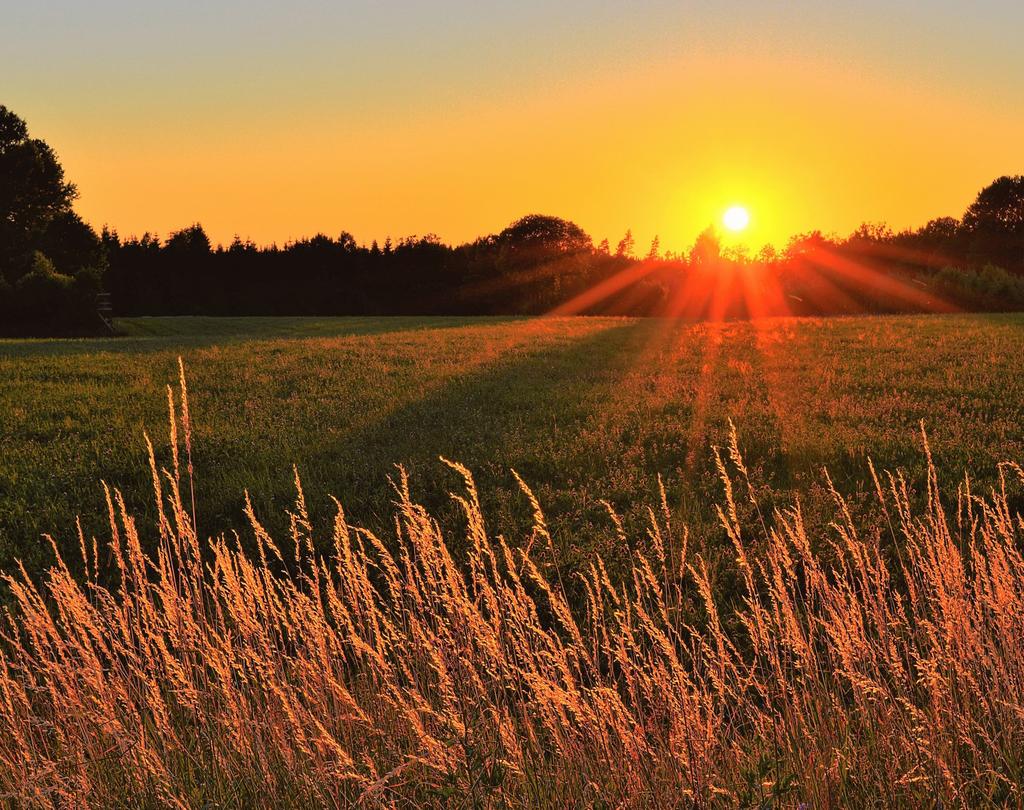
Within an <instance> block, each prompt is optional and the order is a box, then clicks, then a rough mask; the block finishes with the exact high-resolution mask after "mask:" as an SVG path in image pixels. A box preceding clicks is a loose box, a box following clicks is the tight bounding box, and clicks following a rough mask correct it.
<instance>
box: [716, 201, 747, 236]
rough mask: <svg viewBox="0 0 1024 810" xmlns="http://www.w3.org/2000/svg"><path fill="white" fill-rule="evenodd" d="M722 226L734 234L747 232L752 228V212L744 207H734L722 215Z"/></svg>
mask: <svg viewBox="0 0 1024 810" xmlns="http://www.w3.org/2000/svg"><path fill="white" fill-rule="evenodd" d="M722 224H723V225H725V227H726V228H728V229H729V230H730V231H732V232H733V233H739V232H740V231H745V230H746V229H747V228H748V227H749V226H750V212H749V211H748V210H747V209H746V208H745V207H743V206H742V205H733V206H731V207H730V208H728V209H726V212H725V213H724V214H723V215H722Z"/></svg>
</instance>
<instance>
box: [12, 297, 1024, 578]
mask: <svg viewBox="0 0 1024 810" xmlns="http://www.w3.org/2000/svg"><path fill="white" fill-rule="evenodd" d="M124 325H125V327H126V329H127V330H128V331H129V332H130V333H131V336H130V337H126V338H121V339H109V340H98V341H5V342H0V567H3V568H7V569H10V567H11V565H12V562H13V560H14V559H15V558H22V559H24V560H25V561H26V563H27V565H28V566H29V567H30V568H38V567H39V566H41V565H44V564H46V562H47V560H48V559H49V556H50V555H49V551H48V548H47V547H46V546H45V545H44V544H43V542H42V541H41V539H40V535H41V533H42V532H52V533H54V534H55V535H56V536H57V537H58V539H59V540H60V542H61V545H62V546H64V547H66V548H77V538H76V537H75V535H74V530H73V527H74V517H75V515H76V514H81V516H82V522H83V526H84V527H85V529H86V532H87V533H96V534H97V535H98V536H99V537H101V538H103V537H105V536H106V532H105V531H104V526H103V521H102V509H101V504H102V501H101V489H100V487H99V480H100V479H101V478H102V479H105V480H107V481H108V482H109V483H111V484H112V485H116V486H119V487H121V488H122V489H123V490H124V491H125V494H126V496H128V500H129V503H130V504H132V506H133V507H134V508H136V509H138V510H139V512H140V514H142V515H143V517H144V518H145V519H152V517H153V510H152V507H151V504H150V503H149V499H150V492H151V489H150V484H149V480H148V470H147V468H146V461H145V453H144V442H143V439H142V432H143V430H146V431H148V432H149V435H150V436H151V437H152V439H153V441H154V444H155V446H156V449H157V454H158V457H160V458H161V459H162V460H166V459H168V457H169V452H168V448H167V429H166V393H165V390H164V386H165V384H167V383H170V382H173V381H174V380H175V379H176V375H177V369H176V360H177V357H178V355H181V356H182V357H183V358H184V361H185V364H186V368H187V371H188V375H189V386H190V390H191V395H192V409H193V419H194V421H195V423H196V437H195V443H196V466H197V491H198V501H199V517H200V524H201V529H202V530H203V531H205V532H214V531H222V530H225V529H227V528H230V527H237V526H240V525H241V523H242V519H241V506H242V500H243V490H245V489H248V490H249V492H250V493H251V495H252V498H253V503H254V506H255V508H256V510H257V512H258V513H259V514H260V516H261V518H263V519H265V521H266V523H267V524H268V526H270V527H275V528H281V527H283V526H284V525H286V522H285V520H284V518H283V510H284V509H285V508H287V506H288V505H289V504H290V502H291V500H292V497H293V486H292V472H291V465H292V463H294V464H296V465H297V467H298V469H299V472H300V474H301V476H302V479H303V483H304V487H305V490H306V495H307V499H308V501H309V503H310V507H311V509H312V511H313V513H314V517H315V518H319V519H320V520H322V521H324V522H326V521H327V520H329V518H330V509H331V507H330V502H329V499H328V495H329V494H333V495H336V496H337V497H338V498H339V499H340V500H341V501H342V503H343V504H344V505H345V507H346V509H347V512H348V514H349V518H350V520H351V521H352V522H354V523H361V524H367V525H370V526H373V527H375V528H380V529H385V530H386V529H387V527H388V526H389V525H390V520H389V514H390V504H391V500H392V493H391V492H390V490H389V488H388V487H387V484H386V480H385V479H386V477H387V475H389V474H392V473H393V472H394V466H393V465H394V464H396V463H402V464H403V465H405V466H406V468H407V469H408V470H409V472H410V474H411V477H412V486H413V492H414V495H416V496H417V497H419V498H420V499H421V500H422V501H423V502H424V503H425V504H427V505H428V506H430V507H432V508H435V509H440V510H441V512H442V514H443V516H444V519H445V520H452V521H456V520H457V519H458V518H457V515H456V514H455V511H454V509H453V508H451V507H447V506H446V503H447V494H446V493H447V491H448V490H450V489H453V488H456V487H458V486H459V482H458V481H457V478H456V477H455V476H454V475H453V473H452V472H451V471H450V470H448V469H447V468H445V467H444V466H443V465H441V464H440V463H439V462H438V461H437V457H438V456H439V455H444V456H446V457H449V458H452V459H456V460H459V461H461V462H463V463H465V464H466V465H467V466H469V467H470V468H471V469H472V470H473V471H474V472H475V473H476V474H477V477H478V483H479V486H480V490H481V493H482V495H483V498H484V503H485V507H487V513H488V516H489V519H490V520H491V521H492V528H494V529H500V530H502V531H508V532H511V533H515V532H517V531H520V530H524V529H525V528H526V527H527V526H528V522H529V509H528V508H527V505H526V504H525V502H524V500H523V498H522V497H521V495H520V494H519V493H518V489H517V487H516V485H515V482H514V480H513V478H512V475H511V473H510V472H509V470H510V468H515V469H516V470H518V472H519V473H520V474H521V475H522V476H523V477H524V478H525V479H526V480H527V481H528V482H529V483H530V484H531V485H532V486H533V487H534V489H535V491H536V493H537V495H538V496H539V497H540V499H541V501H542V503H543V505H544V506H545V508H546V510H547V511H548V513H549V517H550V519H551V525H552V528H553V533H554V535H555V539H556V542H557V544H558V546H559V547H558V549H557V550H556V553H557V555H558V557H559V559H560V560H561V561H562V562H564V563H567V564H570V565H571V564H574V563H575V562H578V561H579V560H580V559H581V558H586V557H588V556H589V555H590V554H591V553H592V552H593V551H594V550H599V551H601V553H602V554H604V555H606V556H608V557H609V558H610V559H612V560H615V559H622V558H623V557H624V555H625V554H626V550H623V549H620V548H618V547H617V544H616V542H615V540H614V536H615V533H614V531H613V529H612V527H611V525H610V523H609V520H608V518H607V515H606V513H605V510H604V507H603V506H602V505H601V504H600V499H602V498H606V499H608V500H609V501H610V502H611V503H612V504H613V505H614V506H615V507H616V508H617V509H618V510H620V511H621V512H622V513H623V514H624V516H625V518H626V520H627V521H628V522H633V523H636V522H639V521H642V520H643V519H644V507H646V505H648V504H652V503H653V502H654V500H655V498H656V494H657V481H656V477H657V475H659V474H660V475H662V476H663V477H664V479H665V482H666V485H667V486H668V490H669V495H670V500H671V501H672V505H673V506H674V507H676V508H677V509H678V510H679V511H680V512H681V513H682V515H683V516H685V517H686V518H687V519H688V520H689V521H690V522H691V523H692V524H693V525H694V526H696V527H698V529H699V530H700V532H701V533H703V534H704V535H705V539H706V542H708V543H713V542H715V538H716V537H717V535H716V533H715V530H714V528H713V512H712V511H711V508H710V507H711V506H712V505H713V503H714V502H715V501H716V499H717V498H718V497H719V494H720V488H719V486H718V484H717V481H716V477H715V471H714V465H713V458H712V455H711V451H710V444H712V443H717V444H724V443H725V442H726V439H727V430H728V428H727V420H728V419H729V418H732V420H733V421H734V423H735V424H736V427H737V430H738V433H739V437H740V443H741V445H742V447H743V448H744V451H745V454H746V457H747V461H748V463H749V466H750V467H751V469H752V470H753V473H754V479H755V483H756V484H757V485H758V486H759V487H762V488H763V491H764V496H765V498H766V502H767V503H769V504H771V503H779V504H782V503H786V502H787V501H788V500H789V499H790V497H791V496H792V495H793V494H796V493H799V494H800V496H801V498H802V500H803V502H804V504H805V506H806V508H807V511H808V513H809V517H810V519H812V520H815V521H816V522H818V523H822V524H824V523H826V522H827V520H828V519H829V518H830V516H831V514H830V511H829V506H828V504H827V498H826V496H825V492H824V490H823V488H822V486H821V484H822V479H821V474H820V470H821V468H822V466H825V465H827V466H828V467H829V469H830V471H831V472H832V475H833V478H834V480H835V481H836V483H837V486H838V487H839V488H840V489H841V490H843V491H846V492H851V493H852V494H853V495H854V502H855V503H856V502H857V493H858V492H859V493H865V492H866V491H867V489H868V488H869V486H870V483H869V478H868V469H867V457H868V456H870V457H871V458H873V459H874V461H875V463H876V466H878V467H880V468H884V467H896V466H900V467H904V468H906V469H907V470H908V471H909V473H910V474H911V476H912V477H914V478H918V479H919V478H920V474H921V470H922V469H923V458H922V455H921V452H920V439H919V435H918V428H917V425H918V422H919V420H921V419H924V420H926V422H927V425H928V430H929V434H930V438H931V443H932V449H933V452H934V454H935V457H936V462H937V463H938V465H939V467H940V470H942V471H945V473H946V477H947V482H946V483H947V484H950V485H951V486H953V487H955V484H956V480H957V479H959V477H960V476H961V475H962V472H963V470H964V469H965V468H968V469H970V470H971V471H972V473H973V474H974V475H976V476H978V477H979V478H980V479H981V481H982V483H988V484H992V483H994V482H995V480H996V477H995V474H996V471H995V464H996V463H997V462H998V461H1000V460H1003V459H1011V460H1024V452H1022V450H1024V446H1022V445H1024V438H1022V433H1021V429H1020V425H1021V417H1022V409H1024V406H1022V402H1024V397H1022V394H1024V382H1022V374H1021V372H1022V370H1024V359H1022V358H1021V356H1020V355H1021V353H1020V351H1019V347H1020V346H1021V345H1022V338H1024V319H1022V318H1020V317H1016V316H991V317H978V316H941V317H939V316H932V317H905V318H903V317H901V318H850V319H832V320H770V321H759V322H752V323H727V324H698V325H690V324H684V323H679V322H669V321H659V320H628V319H602V318H579V319H545V320H498V319H455V318H446V319H411V318H401V319H389V318H373V319H302V318H294V319H292V318H288V319H204V318H188V319H160V318H156V319H138V320H134V321H129V322H126V323H125V324H124ZM769 488H771V489H773V490H779V491H780V493H781V494H780V495H779V497H778V498H777V499H776V500H773V499H772V498H771V496H770V495H768V493H767V490H768V489H769Z"/></svg>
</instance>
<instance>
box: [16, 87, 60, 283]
mask: <svg viewBox="0 0 1024 810" xmlns="http://www.w3.org/2000/svg"><path fill="white" fill-rule="evenodd" d="M75 196H76V191H75V187H74V186H73V185H71V184H70V183H68V182H65V180H64V170H63V169H62V168H61V165H60V163H59V162H58V161H57V156H56V155H55V154H54V153H53V150H52V149H51V148H50V147H49V146H47V145H46V144H45V143H44V142H43V141H41V140H38V139H36V138H30V137H29V136H28V127H27V126H26V125H25V122H24V121H23V120H22V119H21V118H19V117H18V116H17V115H15V114H14V113H13V112H11V111H10V110H8V109H7V108H6V107H4V106H2V105H0V270H3V271H4V272H5V273H6V274H7V277H8V280H13V279H11V275H13V274H15V273H17V274H18V275H20V274H21V273H23V272H27V271H28V265H27V264H25V263H24V262H25V260H26V259H27V258H28V257H29V255H30V254H31V253H32V251H33V250H35V249H36V247H37V245H38V243H39V241H40V240H41V239H42V237H43V235H44V234H45V233H46V229H47V228H48V227H49V226H50V223H51V222H52V221H53V219H54V218H55V217H56V216H57V215H58V214H64V213H67V212H69V211H70V210H71V203H72V201H73V200H74V199H75ZM19 267H20V272H19Z"/></svg>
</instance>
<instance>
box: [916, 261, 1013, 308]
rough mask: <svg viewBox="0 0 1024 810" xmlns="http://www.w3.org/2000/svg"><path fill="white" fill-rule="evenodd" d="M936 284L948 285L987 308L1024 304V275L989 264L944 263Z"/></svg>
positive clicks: (956, 293) (970, 300) (946, 286)
mask: <svg viewBox="0 0 1024 810" xmlns="http://www.w3.org/2000/svg"><path fill="white" fill-rule="evenodd" d="M935 282H936V284H939V285H941V286H942V287H944V288H946V289H947V290H948V291H949V292H950V293H952V294H953V295H954V296H957V297H959V298H961V299H962V300H965V301H966V303H967V304H968V305H971V304H973V305H974V306H981V307H985V308H987V309H1021V308H1024V276H1016V275H1013V274H1012V273H1008V272H1006V271H1005V270H1003V268H1001V267H995V266H994V265H991V264H986V265H985V266H984V267H982V268H981V269H980V270H976V269H974V268H966V269H965V268H960V267H944V268H943V269H942V270H940V271H939V272H938V273H937V274H936V275H935Z"/></svg>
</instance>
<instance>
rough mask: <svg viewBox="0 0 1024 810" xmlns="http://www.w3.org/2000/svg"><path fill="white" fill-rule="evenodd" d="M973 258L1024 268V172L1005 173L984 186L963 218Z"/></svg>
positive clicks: (1018, 268)
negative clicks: (1009, 174) (1022, 173)
mask: <svg viewBox="0 0 1024 810" xmlns="http://www.w3.org/2000/svg"><path fill="white" fill-rule="evenodd" d="M963 227H964V230H965V231H966V232H967V234H968V236H969V241H970V254H971V258H972V259H974V260H975V261H976V262H978V263H979V264H980V263H983V262H993V263H995V264H1001V265H1003V266H1004V267H1008V268H1012V269H1015V270H1018V271H1020V270H1024V176H1022V175H1015V176H1012V177H1010V176H1006V177H1000V178H999V179H998V180H996V181H994V182H993V183H991V184H989V185H988V186H986V187H985V188H983V189H982V190H981V191H980V192H979V194H978V197H977V199H976V200H975V201H974V202H973V203H971V205H970V207H969V208H968V209H967V211H966V213H965V214H964V218H963Z"/></svg>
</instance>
